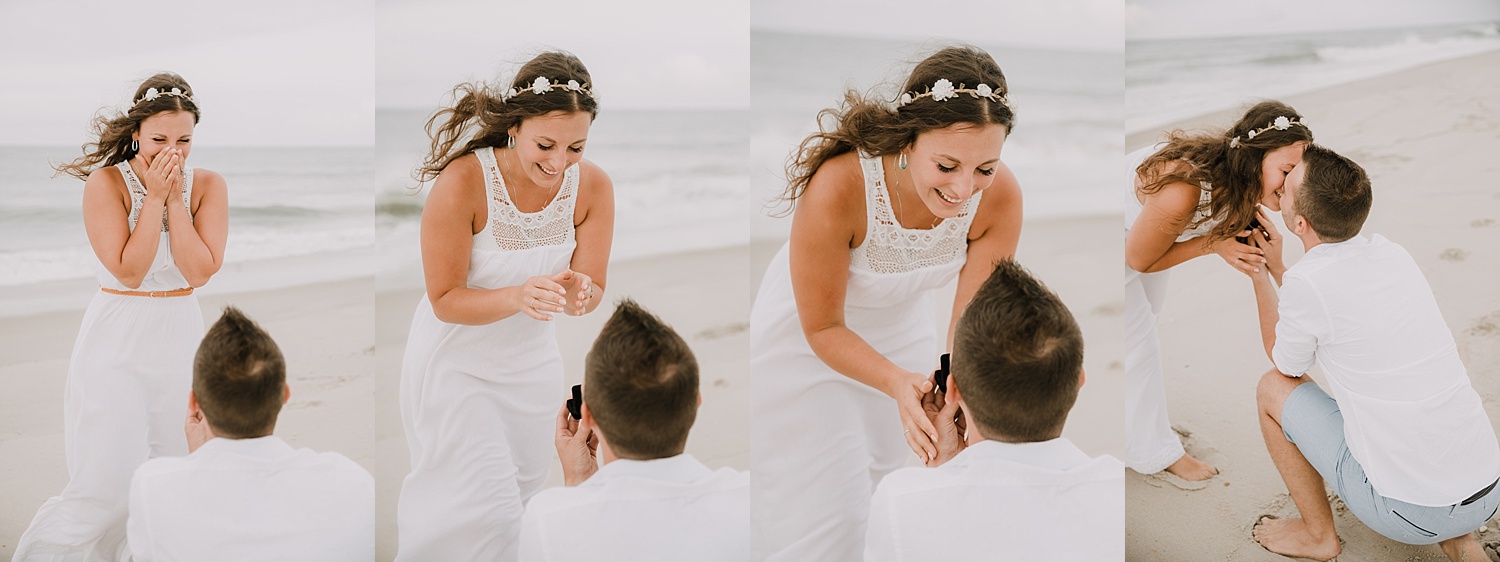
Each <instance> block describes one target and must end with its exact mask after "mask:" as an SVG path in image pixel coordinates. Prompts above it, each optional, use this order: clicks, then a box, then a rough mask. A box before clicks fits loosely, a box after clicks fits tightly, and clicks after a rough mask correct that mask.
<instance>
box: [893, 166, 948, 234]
mask: <svg viewBox="0 0 1500 562" xmlns="http://www.w3.org/2000/svg"><path fill="white" fill-rule="evenodd" d="M902 171H903V170H901V169H899V168H898V169H897V170H896V186H895V187H896V190H895V191H896V226H897V227H900V228H906V227H904V226H901V216H902V215H905V214H906V207H904V206H903V205H902V204H901V172H902ZM913 185H915V183H914V184H913ZM941 220H943V219H942V218H941V217H933V219H932V226H930V227H928V228H937V225H938V221H941Z"/></svg>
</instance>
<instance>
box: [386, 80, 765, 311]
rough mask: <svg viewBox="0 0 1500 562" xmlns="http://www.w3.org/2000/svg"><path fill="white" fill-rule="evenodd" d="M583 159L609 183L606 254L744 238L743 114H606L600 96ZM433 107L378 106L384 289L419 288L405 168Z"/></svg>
mask: <svg viewBox="0 0 1500 562" xmlns="http://www.w3.org/2000/svg"><path fill="white" fill-rule="evenodd" d="M605 103H606V105H605V106H604V107H603V108H602V110H601V111H600V113H599V117H598V118H597V119H596V120H595V121H594V124H593V125H592V127H591V128H590V130H589V144H588V147H587V148H586V149H585V150H584V154H583V157H584V158H586V159H588V160H590V161H592V162H594V163H595V164H597V165H599V167H600V168H602V169H603V170H604V171H605V172H606V173H608V174H609V176H610V179H611V180H612V181H613V183H614V188H615V234H614V245H613V247H612V248H611V252H610V260H611V261H616V260H628V259H632V258H641V257H646V256H655V255H665V254H673V253H681V252H687V251H692V250H701V249H710V248H723V247H730V246H740V245H744V244H746V243H747V242H748V239H747V237H746V232H747V229H748V219H747V217H746V215H745V213H744V201H746V199H747V193H748V191H749V182H748V179H747V178H748V171H747V170H748V166H747V163H746V159H747V155H748V152H749V146H748V145H749V143H748V141H746V139H745V131H746V130H747V128H748V126H749V124H748V122H749V114H748V112H747V111H745V110H722V111H665V110H652V111H641V110H611V109H610V108H609V106H608V105H607V103H608V98H605ZM431 111H432V110H431V109H426V110H413V109H389V108H377V109H376V112H375V120H376V147H377V148H376V162H375V166H376V170H375V172H376V183H375V185H376V186H377V187H376V188H377V190H378V193H377V195H376V220H375V224H376V230H377V239H378V240H379V245H380V251H381V253H382V258H381V265H380V267H379V272H378V277H377V279H378V283H379V287H380V288H381V289H382V290H384V289H391V288H402V287H419V286H421V267H420V263H421V262H420V260H421V254H420V245H419V242H418V237H417V234H418V231H419V230H420V225H421V212H422V202H423V201H424V200H425V198H426V196H427V193H428V190H427V189H425V188H424V189H421V190H417V189H416V187H417V184H416V180H414V179H412V177H411V171H412V169H413V168H415V167H416V165H417V164H418V163H419V162H420V161H421V159H422V157H423V156H424V155H425V153H426V150H427V148H428V139H427V135H426V132H425V131H424V130H423V125H424V124H425V123H426V120H427V117H428V115H429V114H430V112H431Z"/></svg>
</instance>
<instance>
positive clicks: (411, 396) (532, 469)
mask: <svg viewBox="0 0 1500 562" xmlns="http://www.w3.org/2000/svg"><path fill="white" fill-rule="evenodd" d="M454 98H455V100H456V102H455V104H454V105H453V107H449V108H445V109H442V110H440V111H438V112H437V113H436V114H435V115H434V116H433V117H432V119H431V120H429V121H428V124H427V127H428V131H429V133H430V136H431V137H432V148H431V150H430V152H429V153H428V155H427V157H426V161H425V162H424V163H423V164H422V166H421V167H420V168H419V169H418V170H417V174H416V175H417V178H418V179H419V180H421V181H427V180H432V179H436V181H435V182H433V185H432V192H431V193H430V194H429V196H428V198H427V203H426V205H425V207H424V208H423V210H422V231H421V232H422V233H421V237H422V270H423V274H424V276H425V279H426V286H427V294H426V296H425V297H424V298H423V299H422V302H421V303H420V304H419V305H418V306H417V311H416V313H415V314H414V315H413V318H412V324H411V331H410V335H409V336H408V338H407V343H406V354H405V356H404V357H403V359H402V364H401V420H402V424H403V426H404V427H405V429H406V440H407V445H408V446H409V447H410V449H411V473H410V474H408V475H407V477H406V479H405V481H404V482H403V483H402V486H401V497H400V500H399V503H398V506H397V514H396V524H397V527H398V532H397V537H398V541H399V545H398V552H397V554H396V559H397V560H402V561H407V560H411V561H426V560H514V559H515V556H516V540H517V536H518V533H519V530H520V520H521V513H522V505H523V503H524V502H525V501H526V500H527V499H529V498H530V497H531V496H532V495H533V494H535V493H536V492H537V491H538V490H540V489H541V486H542V484H543V483H544V482H545V481H546V479H547V471H548V469H549V468H550V466H551V464H552V454H553V453H552V436H553V421H554V420H553V415H554V414H555V413H556V412H557V406H558V404H559V401H560V400H562V399H563V398H564V397H565V396H566V392H565V390H564V388H563V372H562V371H563V366H562V356H561V355H560V354H559V352H558V348H557V338H556V336H555V329H554V328H555V325H554V324H553V323H552V322H553V320H554V318H555V316H556V315H558V314H569V315H583V314H586V313H588V312H589V311H592V310H593V309H594V307H596V306H598V303H599V302H600V301H601V300H602V297H603V294H604V279H605V267H606V265H607V264H608V262H609V250H610V242H611V238H612V236H613V232H614V188H613V185H612V184H611V183H610V180H609V176H607V175H605V173H604V171H603V170H601V169H600V168H599V167H598V166H595V165H594V164H593V163H592V162H589V161H587V160H583V151H584V147H585V144H586V142H587V140H588V133H589V126H590V124H591V123H592V122H593V120H594V116H595V115H596V114H597V113H598V108H599V105H598V102H597V101H596V100H595V97H594V92H593V83H592V80H591V79H590V78H589V72H588V69H587V68H585V67H584V65H583V63H582V62H581V61H579V60H578V58H577V57H574V56H573V55H571V54H567V53H561V52H548V53H543V54H541V55H538V56H537V57H535V58H533V59H532V60H531V61H529V62H527V63H526V64H525V65H523V66H521V68H520V69H519V70H518V71H517V73H516V76H515V77H514V79H513V80H512V81H511V85H510V86H508V87H504V88H499V89H491V88H489V87H487V86H486V85H484V84H463V85H460V86H458V88H456V89H455V90H454ZM471 135H472V136H471Z"/></svg>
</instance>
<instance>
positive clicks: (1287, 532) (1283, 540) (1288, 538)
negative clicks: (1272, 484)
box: [1250, 517, 1339, 560]
mask: <svg viewBox="0 0 1500 562" xmlns="http://www.w3.org/2000/svg"><path fill="white" fill-rule="evenodd" d="M1250 534H1251V535H1252V536H1254V537H1255V542H1258V543H1260V545H1261V546H1263V547H1265V549H1266V550H1269V551H1271V552H1274V553H1276V554H1280V555H1282V556H1291V557H1293V558H1311V559H1313V560H1332V559H1333V558H1334V557H1336V556H1338V555H1339V537H1338V535H1336V534H1334V533H1333V531H1332V530H1330V531H1329V532H1328V536H1326V537H1321V538H1319V537H1314V536H1313V535H1312V533H1311V532H1309V531H1308V530H1307V525H1306V524H1305V523H1303V521H1302V518H1301V517H1298V518H1295V519H1272V518H1270V517H1263V518H1261V520H1260V522H1259V523H1256V524H1255V529H1253V530H1251V532H1250Z"/></svg>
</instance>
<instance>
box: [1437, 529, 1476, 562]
mask: <svg viewBox="0 0 1500 562" xmlns="http://www.w3.org/2000/svg"><path fill="white" fill-rule="evenodd" d="M1438 546H1440V547H1442V548H1443V554H1446V555H1448V559H1449V560H1452V561H1454V562H1488V561H1489V557H1487V556H1485V554H1484V546H1483V545H1481V544H1479V539H1477V538H1475V537H1474V533H1464V534H1462V535H1459V536H1456V537H1453V538H1451V539H1448V540H1445V541H1443V542H1440V543H1438Z"/></svg>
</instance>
